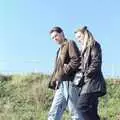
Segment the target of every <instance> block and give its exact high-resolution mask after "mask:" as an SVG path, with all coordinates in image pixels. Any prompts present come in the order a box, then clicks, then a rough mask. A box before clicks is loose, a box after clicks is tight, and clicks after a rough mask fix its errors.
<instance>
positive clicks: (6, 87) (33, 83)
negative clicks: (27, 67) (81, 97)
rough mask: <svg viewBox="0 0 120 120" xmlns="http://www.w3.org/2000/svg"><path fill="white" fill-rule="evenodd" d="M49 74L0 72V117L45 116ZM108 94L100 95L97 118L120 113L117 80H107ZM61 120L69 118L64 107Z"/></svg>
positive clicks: (41, 119) (32, 119)
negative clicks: (6, 73)
mask: <svg viewBox="0 0 120 120" xmlns="http://www.w3.org/2000/svg"><path fill="white" fill-rule="evenodd" d="M48 80H49V76H48V75H43V74H40V73H36V74H35V73H31V74H27V75H10V76H0V120H47V114H48V111H49V108H50V105H51V103H52V99H53V94H54V93H53V91H52V90H49V89H48V87H47V85H48ZM107 88H108V90H107V91H108V94H107V95H106V96H105V97H102V98H100V104H99V114H100V116H101V120H103V119H105V117H107V118H108V120H117V117H118V115H119V114H120V107H119V106H120V102H119V101H120V84H113V82H112V80H107ZM63 120H70V115H69V113H68V111H66V112H65V114H64V117H63Z"/></svg>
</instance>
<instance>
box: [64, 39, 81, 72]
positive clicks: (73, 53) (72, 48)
mask: <svg viewBox="0 0 120 120" xmlns="http://www.w3.org/2000/svg"><path fill="white" fill-rule="evenodd" d="M68 52H69V57H70V61H69V63H68V64H64V67H63V70H64V73H65V74H69V73H71V72H73V71H75V70H76V69H77V68H78V66H79V64H80V51H79V49H78V47H77V45H76V43H75V42H74V41H69V47H68Z"/></svg>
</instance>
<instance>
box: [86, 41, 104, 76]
mask: <svg viewBox="0 0 120 120" xmlns="http://www.w3.org/2000/svg"><path fill="white" fill-rule="evenodd" d="M101 63H102V55H101V47H100V45H99V44H98V43H95V45H94V46H93V48H92V49H91V64H90V66H89V67H88V69H87V70H85V76H87V77H91V76H93V75H94V74H95V72H96V71H99V70H100V69H101Z"/></svg>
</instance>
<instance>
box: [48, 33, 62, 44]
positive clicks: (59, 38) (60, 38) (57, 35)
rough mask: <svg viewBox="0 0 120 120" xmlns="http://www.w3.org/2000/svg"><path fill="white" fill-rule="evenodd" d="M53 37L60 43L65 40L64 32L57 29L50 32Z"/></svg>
mask: <svg viewBox="0 0 120 120" xmlns="http://www.w3.org/2000/svg"><path fill="white" fill-rule="evenodd" d="M50 36H51V39H53V40H55V41H56V42H57V43H58V44H61V43H62V42H63V41H64V36H63V33H62V32H61V33H58V32H56V31H54V32H52V33H51V34H50Z"/></svg>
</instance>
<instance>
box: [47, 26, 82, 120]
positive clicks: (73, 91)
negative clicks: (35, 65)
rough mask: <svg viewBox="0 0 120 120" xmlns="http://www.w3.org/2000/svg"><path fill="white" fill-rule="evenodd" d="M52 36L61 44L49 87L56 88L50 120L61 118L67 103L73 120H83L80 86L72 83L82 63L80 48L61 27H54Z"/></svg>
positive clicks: (51, 32)
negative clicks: (79, 109)
mask: <svg viewBox="0 0 120 120" xmlns="http://www.w3.org/2000/svg"><path fill="white" fill-rule="evenodd" d="M50 36H51V38H52V39H53V40H54V41H56V42H57V43H58V44H59V45H60V48H59V49H58V51H57V57H56V62H55V69H54V72H53V74H52V77H51V80H50V82H49V88H52V89H54V90H55V95H54V99H53V102H52V105H51V108H50V111H49V114H48V120H61V118H62V115H63V112H64V110H65V109H66V107H67V105H68V108H69V111H70V113H71V116H72V120H82V119H80V115H79V114H78V113H77V109H76V108H77V107H76V102H77V98H78V88H76V87H74V86H73V84H72V80H73V79H74V75H75V73H76V69H77V68H78V66H79V64H80V60H79V56H80V53H79V50H78V48H77V46H76V44H75V42H74V41H68V40H67V39H66V38H65V36H64V32H63V30H62V29H61V28H60V27H53V28H52V29H51V30H50Z"/></svg>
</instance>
